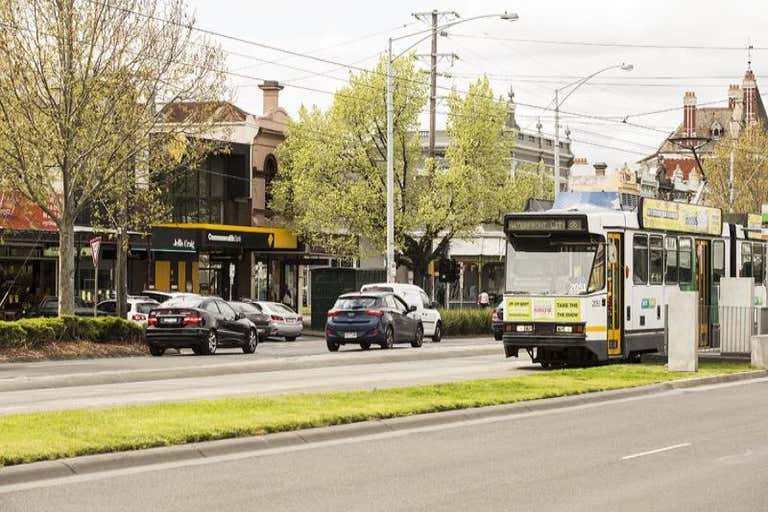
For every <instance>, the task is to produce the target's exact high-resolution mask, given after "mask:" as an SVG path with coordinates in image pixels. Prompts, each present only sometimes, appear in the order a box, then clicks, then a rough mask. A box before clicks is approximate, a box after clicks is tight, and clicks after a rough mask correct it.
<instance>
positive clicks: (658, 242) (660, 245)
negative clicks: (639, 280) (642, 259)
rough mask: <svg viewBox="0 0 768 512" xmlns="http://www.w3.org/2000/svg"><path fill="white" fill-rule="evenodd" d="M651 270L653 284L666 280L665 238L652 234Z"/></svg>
mask: <svg viewBox="0 0 768 512" xmlns="http://www.w3.org/2000/svg"><path fill="white" fill-rule="evenodd" d="M649 270H650V272H649V273H650V281H651V284H662V282H663V281H664V239H663V238H662V237H660V236H651V250H650V263H649Z"/></svg>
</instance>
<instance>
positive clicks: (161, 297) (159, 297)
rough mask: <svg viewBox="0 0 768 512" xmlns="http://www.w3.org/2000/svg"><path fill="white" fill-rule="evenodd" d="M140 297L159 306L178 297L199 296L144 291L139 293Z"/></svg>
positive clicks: (194, 295)
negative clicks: (157, 303) (154, 301)
mask: <svg viewBox="0 0 768 512" xmlns="http://www.w3.org/2000/svg"><path fill="white" fill-rule="evenodd" d="M141 296H142V297H148V298H150V299H152V300H156V301H157V302H159V303H161V304H162V303H163V302H165V301H167V300H171V299H178V298H179V297H201V295H198V294H197V293H187V292H164V291H162V290H144V291H143V292H141Z"/></svg>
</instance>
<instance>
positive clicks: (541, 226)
mask: <svg viewBox="0 0 768 512" xmlns="http://www.w3.org/2000/svg"><path fill="white" fill-rule="evenodd" d="M506 227H507V232H515V231H544V232H551V231H584V230H585V229H586V227H587V223H586V219H585V218H584V217H575V218H574V217H539V216H535V217H533V216H530V217H511V216H508V217H507V223H506Z"/></svg>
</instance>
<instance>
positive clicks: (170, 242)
mask: <svg viewBox="0 0 768 512" xmlns="http://www.w3.org/2000/svg"><path fill="white" fill-rule="evenodd" d="M197 246H198V243H197V231H195V230H185V229H175V228H162V227H156V228H152V250H153V251H167V252H186V253H196V252H197Z"/></svg>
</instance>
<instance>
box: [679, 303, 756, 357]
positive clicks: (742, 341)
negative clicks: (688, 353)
mask: <svg viewBox="0 0 768 512" xmlns="http://www.w3.org/2000/svg"><path fill="white" fill-rule="evenodd" d="M668 313H669V306H665V313H664V318H665V319H666V322H669V321H670V319H669V317H668ZM698 314H699V318H698V322H697V324H698V336H697V338H698V340H699V352H704V353H715V354H721V355H746V354H749V353H750V350H751V339H752V336H754V335H756V334H768V308H761V307H743V306H717V305H702V306H699V312H698ZM672 321H674V319H672ZM668 333H669V329H668V328H667V325H666V324H665V336H664V353H665V354H666V352H667V346H668V343H669V340H668V339H667V338H668Z"/></svg>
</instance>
